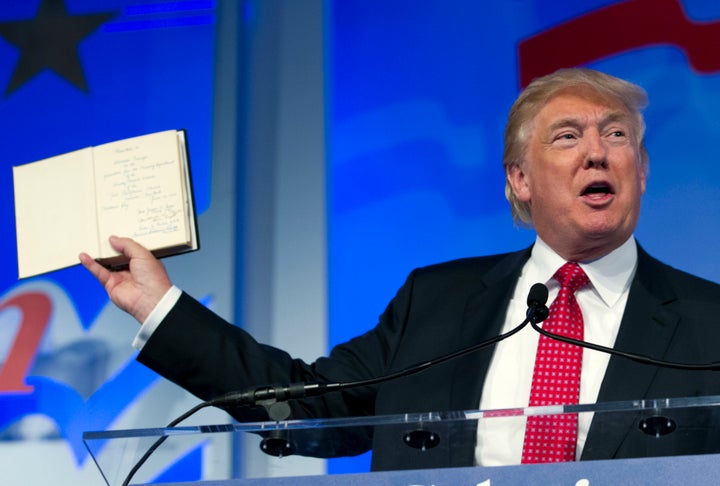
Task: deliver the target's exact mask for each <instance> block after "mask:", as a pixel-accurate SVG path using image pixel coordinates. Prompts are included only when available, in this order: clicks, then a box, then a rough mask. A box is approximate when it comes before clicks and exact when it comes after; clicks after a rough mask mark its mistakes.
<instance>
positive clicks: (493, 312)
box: [450, 248, 530, 410]
mask: <svg viewBox="0 0 720 486" xmlns="http://www.w3.org/2000/svg"><path fill="white" fill-rule="evenodd" d="M529 257H530V248H528V249H526V250H523V251H520V252H516V253H511V254H509V255H507V256H505V257H504V258H502V259H501V260H500V261H499V262H498V264H497V265H495V266H494V267H493V268H492V269H491V270H490V271H488V272H487V273H485V274H484V275H479V276H478V282H479V283H478V288H477V290H476V291H475V292H473V293H472V294H471V295H470V296H469V297H468V299H467V301H466V303H465V311H464V314H463V322H462V325H461V330H460V331H461V333H460V335H461V338H460V339H461V341H460V347H465V346H471V345H473V344H477V343H480V342H482V341H485V340H488V339H491V338H493V337H496V336H497V335H499V334H500V331H501V330H502V326H503V323H504V320H505V313H506V310H507V307H508V303H509V302H510V298H511V297H512V294H513V291H514V289H515V284H516V283H517V280H518V277H519V275H520V271H521V270H522V267H523V265H524V264H525V262H526V261H527V260H528V258H529ZM518 324H519V323H518ZM494 349H495V346H490V347H488V348H485V349H483V350H481V351H476V352H474V353H471V354H469V355H468V356H465V357H463V358H460V359H457V360H456V363H455V368H454V372H453V374H452V377H453V378H452V384H451V392H450V393H451V394H450V397H451V398H450V405H451V410H468V409H473V408H476V407H477V406H478V404H479V403H480V394H481V392H482V384H483V382H484V381H485V375H486V374H487V370H488V367H489V365H490V359H491V357H492V354H493V351H494Z"/></svg>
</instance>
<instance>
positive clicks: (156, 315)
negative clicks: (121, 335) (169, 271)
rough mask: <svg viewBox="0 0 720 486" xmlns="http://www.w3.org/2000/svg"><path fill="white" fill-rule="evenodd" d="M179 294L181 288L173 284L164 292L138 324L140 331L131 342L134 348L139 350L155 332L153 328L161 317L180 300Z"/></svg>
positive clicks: (156, 326)
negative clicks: (139, 324)
mask: <svg viewBox="0 0 720 486" xmlns="http://www.w3.org/2000/svg"><path fill="white" fill-rule="evenodd" d="M181 295H182V290H180V289H179V288H177V287H175V286H174V285H173V286H172V287H170V288H169V289H168V291H167V292H165V295H163V297H162V299H160V302H158V303H157V305H156V306H155V308H154V309H153V310H152V312H150V315H149V316H147V319H145V322H143V323H142V326H140V331H138V333H137V335H136V336H135V339H134V340H133V343H132V345H133V347H134V348H135V349H137V350H141V349H142V348H143V346H145V343H147V342H148V339H150V336H152V333H153V332H155V329H157V328H158V326H159V325H160V323H161V322H162V321H163V319H165V317H166V316H167V315H168V314H169V313H170V311H171V310H172V308H173V307H174V306H175V304H177V301H178V300H180V296H181Z"/></svg>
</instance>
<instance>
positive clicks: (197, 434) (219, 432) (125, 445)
mask: <svg viewBox="0 0 720 486" xmlns="http://www.w3.org/2000/svg"><path fill="white" fill-rule="evenodd" d="M568 413H572V414H578V416H579V417H580V416H587V415H588V414H589V415H592V425H591V429H590V434H589V435H588V441H587V442H586V444H585V447H584V450H583V457H582V459H583V461H580V462H579V463H575V464H576V466H575V467H582V466H579V465H583V464H590V462H585V461H584V460H585V459H589V460H592V459H599V460H602V459H607V458H610V457H621V458H653V457H665V458H667V457H673V456H680V455H682V456H687V455H704V454H718V453H720V396H710V397H693V398H667V399H652V400H651V399H645V400H635V401H626V402H611V403H600V404H592V405H568V406H552V407H528V408H521V409H507V410H469V411H457V412H429V413H406V414H399V415H385V416H372V417H351V418H338V419H314V420H285V421H280V422H254V423H241V424H220V425H199V426H179V427H167V428H151V429H134V430H109V431H99V432H86V433H85V434H84V441H85V444H86V446H87V448H88V450H89V451H90V454H91V455H92V457H93V459H94V461H95V463H96V464H97V466H98V468H99V469H100V472H101V474H102V476H103V478H104V479H105V481H106V483H107V484H108V485H110V486H114V485H121V484H123V481H124V480H125V478H126V477H127V475H128V473H129V472H130V471H131V470H132V468H133V466H134V465H135V464H137V463H138V461H140V459H141V457H142V456H143V455H145V454H146V453H147V451H149V450H150V449H151V447H153V444H155V443H156V442H158V441H159V440H162V441H163V442H162V444H161V445H159V446H158V447H157V449H156V450H155V451H154V452H153V453H152V454H151V455H150V456H149V459H148V460H147V462H145V463H144V464H143V465H142V466H141V467H140V468H139V469H138V471H137V473H136V474H135V475H134V477H133V479H132V481H131V484H147V483H148V482H151V481H154V480H156V478H158V477H160V476H161V474H162V472H163V471H165V470H166V469H167V467H168V464H169V463H170V462H172V461H173V460H174V459H175V458H177V457H178V456H181V455H182V454H185V453H187V452H188V451H197V450H202V451H203V452H202V454H203V459H202V469H203V472H202V477H189V478H184V479H183V481H197V480H201V479H202V480H203V481H212V482H211V484H245V483H244V482H243V480H244V479H248V478H250V477H252V476H267V477H270V476H272V477H275V478H281V477H301V476H303V475H307V474H308V473H307V472H303V471H307V470H308V469H307V468H306V467H305V466H298V461H297V459H296V458H297V457H298V456H302V455H307V454H312V455H318V456H320V457H332V456H336V455H352V454H357V453H360V452H362V451H364V450H365V449H367V447H368V445H369V444H373V454H375V455H376V457H375V458H374V459H375V460H374V465H375V467H376V468H378V469H383V470H393V469H398V470H413V469H415V470H420V469H424V468H429V469H433V470H440V469H443V468H462V467H468V466H472V464H473V457H474V449H475V444H476V442H477V441H478V440H479V441H483V440H492V438H491V437H483V430H484V429H485V427H484V426H483V422H484V421H504V422H503V423H506V424H508V425H509V426H510V428H512V426H513V424H514V425H515V426H516V425H517V424H518V423H520V424H521V425H522V424H524V421H525V420H526V417H528V416H530V415H553V414H568ZM587 418H589V417H587ZM496 423H497V422H496ZM591 437H592V439H591ZM218 439H220V440H218ZM237 444H243V446H244V447H246V448H248V447H249V448H251V449H253V450H254V451H258V454H259V455H260V456H262V457H263V458H265V460H266V461H267V462H266V467H264V468H263V472H261V473H257V472H253V471H249V470H245V471H240V472H238V471H232V470H231V469H229V468H227V467H219V466H217V465H215V464H214V462H213V457H214V456H215V455H218V456H221V455H226V454H228V451H231V450H234V446H235V445H237ZM220 449H222V450H220ZM380 455H381V456H382V457H377V456H380ZM303 460H304V459H303ZM308 461H313V459H308ZM600 462H614V461H600ZM718 462H720V461H717V460H714V461H713V464H717V463H718ZM618 464H619V463H618ZM663 464H665V463H663ZM518 467H520V468H533V467H541V466H518ZM653 467H655V466H653ZM688 467H689V466H688ZM718 467H720V466H718ZM250 469H252V468H250ZM474 469H485V470H490V469H494V468H474ZM500 469H502V468H500ZM309 470H310V471H311V472H310V473H309V474H310V475H312V474H320V475H322V469H321V468H320V469H317V468H315V469H313V468H312V467H310V469H309ZM313 471H314V472H313ZM609 471H610V472H617V471H618V468H617V467H611V468H610V469H609ZM504 472H508V471H504ZM353 473H358V474H363V473H368V471H353ZM530 473H532V471H530V472H529V473H528V474H530ZM483 474H485V475H486V476H488V474H490V473H488V472H484V473H483ZM513 474H514V472H513ZM578 474H579V475H580V476H583V475H587V474H585V472H583V473H582V474H581V473H580V472H579V471H578ZM703 474H704V477H708V476H707V474H708V471H707V470H704V471H703ZM488 477H490V476H488ZM710 477H714V478H716V479H717V476H712V475H711V476H710ZM685 478H686V479H687V477H685ZM269 481H270V480H269ZM278 481H279V480H278ZM479 482H480V481H478V482H477V483H479ZM691 482H692V481H691ZM276 483H277V484H285V483H282V482H277V481H276ZM477 483H473V484H477ZM209 484H210V483H209ZM252 484H260V483H256V482H252ZM267 484H273V483H271V482H268V483H267ZM288 484H290V483H288ZM294 484H300V483H299V482H295V483H294ZM314 484H320V483H318V482H317V481H315V483H314ZM328 484H330V483H328ZM448 484H450V483H448ZM468 484H469V483H468ZM493 484H496V483H493ZM573 484H575V483H573ZM591 484H592V483H591Z"/></svg>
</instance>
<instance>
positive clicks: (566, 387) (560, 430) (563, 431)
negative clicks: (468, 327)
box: [522, 262, 589, 464]
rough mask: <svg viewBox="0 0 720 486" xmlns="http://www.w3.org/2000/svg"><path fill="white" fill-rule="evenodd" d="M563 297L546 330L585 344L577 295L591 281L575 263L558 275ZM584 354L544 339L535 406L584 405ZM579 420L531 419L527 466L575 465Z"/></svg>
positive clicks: (533, 393)
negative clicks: (580, 340)
mask: <svg viewBox="0 0 720 486" xmlns="http://www.w3.org/2000/svg"><path fill="white" fill-rule="evenodd" d="M554 278H555V280H557V281H558V282H560V292H559V293H558V296H557V297H556V298H555V301H554V302H553V303H552V305H551V306H550V315H549V317H548V318H547V320H546V321H545V322H544V323H543V329H545V330H547V331H549V332H552V333H554V334H561V335H563V336H568V337H571V338H575V339H582V338H583V317H582V312H581V311H580V307H579V306H578V304H577V301H576V300H575V291H577V290H578V289H579V288H581V287H583V286H584V285H586V284H587V283H588V282H589V280H588V278H587V275H585V272H584V271H583V270H582V268H580V267H579V266H578V264H577V263H574V262H569V263H566V264H565V265H563V266H562V267H560V269H559V270H558V271H557V272H556V273H555V275H554ZM581 364H582V348H580V347H578V346H574V345H572V344H566V343H563V342H560V341H557V340H554V339H550V338H548V337H545V336H543V335H540V339H539V341H538V348H537V354H536V356H535V370H534V371H533V381H532V388H531V390H530V406H531V407H534V406H543V405H561V404H562V405H564V404H571V403H578V399H579V398H580V366H581ZM576 444H577V415H576V414H563V415H544V416H542V415H538V416H531V417H528V421H527V427H526V429H525V441H524V444H523V453H522V463H523V464H533V463H540V462H563V461H574V460H575V446H576Z"/></svg>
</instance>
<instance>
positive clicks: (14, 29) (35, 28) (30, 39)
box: [0, 0, 115, 96]
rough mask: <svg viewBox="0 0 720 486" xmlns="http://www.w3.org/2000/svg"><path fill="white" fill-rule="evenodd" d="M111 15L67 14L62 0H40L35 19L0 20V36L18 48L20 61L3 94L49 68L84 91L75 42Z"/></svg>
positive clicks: (7, 93)
mask: <svg viewBox="0 0 720 486" xmlns="http://www.w3.org/2000/svg"><path fill="white" fill-rule="evenodd" d="M114 16H115V14H114V13H98V14H94V15H70V14H68V12H67V9H66V8H65V4H64V2H63V0H42V3H41V4H40V7H39V8H38V12H37V15H36V16H35V18H34V19H29V20H17V21H12V22H0V36H2V37H4V38H5V39H6V40H7V41H8V42H10V43H11V44H13V45H15V46H17V47H18V49H20V60H19V61H18V64H17V66H16V67H15V72H14V73H13V75H12V79H10V84H9V85H8V87H7V89H6V90H5V95H6V96H7V95H9V94H10V93H12V92H13V91H15V90H16V89H18V88H19V87H20V86H22V85H23V84H24V83H25V82H27V81H28V80H30V79H31V78H32V77H33V76H35V75H36V74H38V73H39V72H40V71H42V70H43V69H52V70H53V71H55V72H56V73H57V74H59V75H60V76H62V77H63V78H65V79H66V80H68V81H69V82H70V83H72V84H73V85H75V86H77V87H78V88H79V89H81V90H83V91H86V92H87V84H86V83H85V75H84V74H83V70H82V65H81V64H80V57H79V55H78V43H79V42H80V41H81V40H83V39H84V38H85V37H87V36H88V35H90V33H92V32H93V31H94V30H95V29H97V28H98V27H99V26H100V25H101V24H102V23H104V22H107V21H108V20H109V19H110V18H112V17H114Z"/></svg>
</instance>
